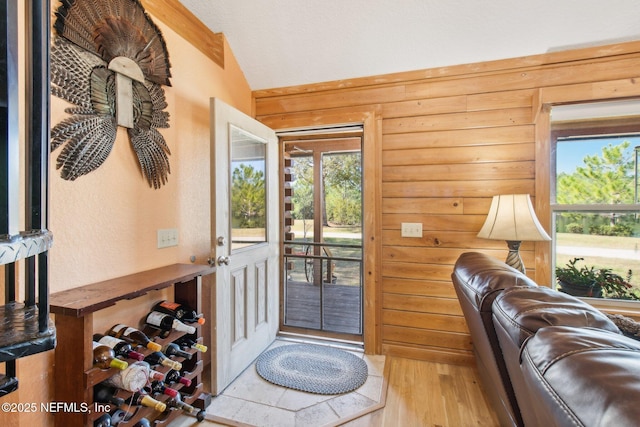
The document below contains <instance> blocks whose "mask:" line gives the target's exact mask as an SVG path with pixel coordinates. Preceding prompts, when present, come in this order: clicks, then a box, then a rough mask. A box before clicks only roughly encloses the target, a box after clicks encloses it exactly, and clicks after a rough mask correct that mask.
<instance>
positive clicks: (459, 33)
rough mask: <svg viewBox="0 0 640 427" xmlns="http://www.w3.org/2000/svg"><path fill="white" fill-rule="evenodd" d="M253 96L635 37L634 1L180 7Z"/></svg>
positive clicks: (282, 0) (639, 33)
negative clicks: (224, 46) (213, 40)
mask: <svg viewBox="0 0 640 427" xmlns="http://www.w3.org/2000/svg"><path fill="white" fill-rule="evenodd" d="M180 1H181V2H182V3H183V4H184V6H186V7H187V8H188V9H189V10H190V11H191V12H192V13H194V14H195V15H196V16H197V17H198V18H199V19H200V20H201V21H202V22H203V23H204V24H205V25H207V26H208V27H209V28H210V29H211V30H212V31H213V32H216V33H218V32H222V33H224V35H225V37H226V38H227V40H228V42H229V45H230V46H231V49H232V51H233V53H234V55H235V56H236V58H237V60H238V62H239V63H240V67H241V68H242V70H243V71H244V73H245V76H246V78H247V80H248V82H249V85H250V86H251V89H253V90H258V89H268V88H277V87H285V86H295V85H301V84H307V83H319V82H325V81H333V80H343V79H350V78H356V77H368V76H375V75H380V74H388V73H396V72H402V71H414V70H421V69H427V68H435V67H445V66H451V65H458V64H467V63H474V62H481V61H489V60H495V59H504V58H514V57H520V56H527V55H535V54H542V53H545V52H549V51H557V50H565V49H571V48H579V47H587V46H595V45H603V44H610V43H617V42H621V41H629V40H640V1H638V0H606V1H603V0H536V1H523V0H520V1H514V0H491V1H479V0H475V1H474V0H322V1H319V0H180Z"/></svg>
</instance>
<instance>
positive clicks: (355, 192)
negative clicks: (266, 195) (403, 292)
mask: <svg viewBox="0 0 640 427" xmlns="http://www.w3.org/2000/svg"><path fill="white" fill-rule="evenodd" d="M361 146H362V138H361V137H360V136H353V137H340V138H336V137H331V138H326V139H307V140H304V139H303V140H299V139H298V140H290V141H284V143H283V151H284V167H285V168H284V169H285V179H284V181H283V187H284V189H283V191H284V195H285V196H284V197H285V205H284V212H285V219H284V221H285V235H284V243H283V254H284V256H283V258H284V267H285V275H284V285H283V292H282V303H283V304H282V306H283V309H282V316H281V317H282V321H281V330H283V331H290V332H297V333H300V332H302V333H307V334H314V335H320V336H330V337H339V338H344V339H350V340H358V341H361V339H362V338H361V337H362V333H363V330H362V328H363V322H362V301H363V292H362V290H363V287H362V283H363V281H362V218H363V215H362V197H361V190H362V161H361V160H362V158H361Z"/></svg>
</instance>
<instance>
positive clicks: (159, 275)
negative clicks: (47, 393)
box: [50, 264, 215, 427]
mask: <svg viewBox="0 0 640 427" xmlns="http://www.w3.org/2000/svg"><path fill="white" fill-rule="evenodd" d="M214 271H215V268H214V267H209V266H205V265H194V264H174V265H170V266H166V267H161V268H157V269H153V270H149V271H145V272H141V273H136V274H132V275H128V276H123V277H119V278H116V279H111V280H107V281H104V282H99V283H94V284H90V285H86V286H81V287H78V288H74V289H69V290H67V291H63V292H58V293H55V294H52V295H51V299H50V304H51V312H52V313H54V314H55V315H56V316H55V321H56V329H57V338H58V346H57V348H56V354H55V363H56V366H55V400H56V401H57V402H66V403H69V408H71V409H75V408H77V410H69V411H62V412H58V413H56V414H55V422H56V425H57V426H60V427H62V426H64V427H74V426H92V425H93V422H94V420H96V419H97V418H99V417H100V416H101V415H103V414H104V412H105V410H106V409H107V405H102V404H95V403H94V401H93V387H94V386H95V385H96V384H98V383H100V382H102V381H104V380H106V379H107V378H109V377H111V376H112V375H114V374H116V373H117V370H116V369H114V368H111V369H107V370H103V369H98V368H94V367H93V347H92V342H93V334H94V333H103V332H104V331H93V315H94V313H96V312H98V311H100V310H102V309H104V308H107V307H110V306H113V305H115V304H116V303H117V302H118V301H122V300H129V299H134V298H137V297H140V296H142V295H145V294H146V293H147V292H150V291H154V290H159V289H164V288H168V287H170V286H173V293H174V300H175V301H176V302H180V303H183V304H187V305H189V306H191V307H193V308H195V309H196V310H199V311H200V310H201V287H202V282H201V277H202V276H205V275H208V274H211V273H213V272H214ZM147 309H150V307H144V308H142V307H141V312H140V317H142V316H144V314H146V311H145V310H147ZM114 323H117V322H114ZM131 326H133V327H137V326H138V325H131ZM196 328H197V329H196V333H195V336H196V338H197V340H198V342H202V336H201V326H200V325H197V327H196ZM144 332H145V333H147V334H149V335H151V336H154V340H155V341H156V342H158V343H159V344H161V345H165V344H168V343H169V342H173V341H175V340H177V339H179V338H181V337H182V336H184V335H185V333H184V332H176V331H172V332H171V333H170V334H169V335H168V336H166V337H160V336H156V335H157V334H158V332H159V331H158V330H156V329H154V328H147V329H144ZM137 351H140V352H141V353H143V354H145V355H147V354H148V353H149V352H150V351H149V350H147V349H142V348H138V349H137ZM189 352H190V353H191V354H192V357H191V359H185V358H181V357H176V358H175V360H178V361H180V362H181V363H182V364H183V368H184V371H185V374H184V376H185V377H186V378H189V379H190V380H191V382H192V384H191V385H190V386H189V387H185V386H184V385H178V384H174V385H172V386H171V387H172V388H176V389H178V391H179V392H180V393H181V394H183V400H184V401H185V402H186V403H188V404H190V405H192V406H195V407H197V408H200V409H205V408H206V406H207V405H208V403H209V401H210V398H211V397H210V395H208V394H207V393H206V392H205V391H204V390H203V385H202V370H203V362H202V360H201V355H200V352H198V351H197V350H195V349H190V350H189ZM154 369H156V370H158V371H161V372H164V373H166V372H167V371H169V368H165V367H156V368H154ZM117 396H118V397H122V398H124V399H126V398H127V397H128V394H127V392H125V391H123V390H121V391H118V395H117ZM185 396H186V397H185ZM166 397H167V398H168V396H166ZM159 400H166V399H164V398H163V397H160V398H159ZM87 407H88V411H84V408H87ZM111 409H113V405H111ZM124 409H126V408H124ZM134 410H135V408H132V410H131V412H134ZM181 413H182V412H181V411H177V410H170V411H168V412H163V413H159V412H156V411H154V410H153V409H151V408H145V407H140V408H138V409H137V410H135V412H134V415H133V417H132V418H130V419H128V420H127V421H122V422H121V423H120V424H119V426H133V425H134V424H135V423H136V422H138V421H139V420H140V419H141V418H147V419H148V420H149V421H151V425H155V426H165V425H168V424H169V423H170V422H171V421H172V420H173V419H174V418H175V417H176V416H178V415H180V414H181Z"/></svg>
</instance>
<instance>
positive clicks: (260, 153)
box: [229, 126, 267, 251]
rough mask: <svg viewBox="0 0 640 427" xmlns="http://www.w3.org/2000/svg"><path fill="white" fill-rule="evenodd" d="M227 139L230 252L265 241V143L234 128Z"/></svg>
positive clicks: (231, 127)
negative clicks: (228, 155) (229, 177)
mask: <svg viewBox="0 0 640 427" xmlns="http://www.w3.org/2000/svg"><path fill="white" fill-rule="evenodd" d="M229 135H230V138H231V144H230V146H231V181H230V182H231V191H230V194H231V201H230V206H231V209H230V212H231V250H232V251H233V250H235V249H240V248H244V247H247V246H250V245H255V244H259V243H264V242H266V241H267V229H266V224H267V215H266V206H267V187H266V180H265V177H266V144H265V141H263V140H262V139H260V138H258V137H256V136H254V135H251V134H250V133H248V132H245V131H243V130H242V129H239V128H237V127H235V126H230V132H229Z"/></svg>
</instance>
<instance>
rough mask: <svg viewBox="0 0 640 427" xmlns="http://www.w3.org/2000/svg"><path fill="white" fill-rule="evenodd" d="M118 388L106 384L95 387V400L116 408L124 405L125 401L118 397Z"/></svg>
mask: <svg viewBox="0 0 640 427" xmlns="http://www.w3.org/2000/svg"><path fill="white" fill-rule="evenodd" d="M117 390H118V389H117V388H116V387H112V386H110V385H108V384H105V383H99V384H96V385H95V386H94V387H93V400H94V401H96V402H98V403H111V404H113V405H116V406H122V405H124V399H123V398H121V397H116V396H115V394H116V391H117Z"/></svg>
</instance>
